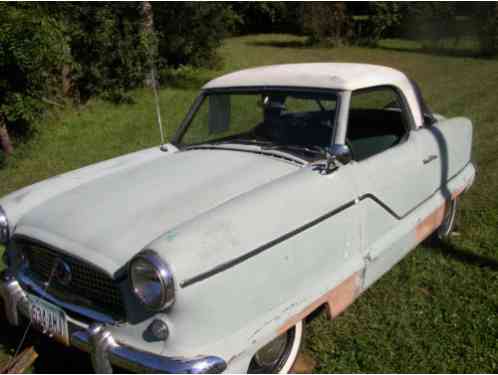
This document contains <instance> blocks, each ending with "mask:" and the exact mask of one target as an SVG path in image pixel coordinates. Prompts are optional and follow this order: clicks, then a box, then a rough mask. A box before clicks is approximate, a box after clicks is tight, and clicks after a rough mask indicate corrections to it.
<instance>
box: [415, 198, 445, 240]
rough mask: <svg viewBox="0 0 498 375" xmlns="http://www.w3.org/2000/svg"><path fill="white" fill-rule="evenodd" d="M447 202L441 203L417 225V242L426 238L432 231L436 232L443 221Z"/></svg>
mask: <svg viewBox="0 0 498 375" xmlns="http://www.w3.org/2000/svg"><path fill="white" fill-rule="evenodd" d="M446 209H447V204H446V203H445V204H443V205H441V206H440V207H439V208H437V209H436V210H434V211H433V212H432V213H431V214H430V215H429V216H427V217H426V218H425V219H423V220H422V221H421V222H420V223H419V224H418V225H417V227H416V231H415V236H416V239H417V242H422V241H423V240H425V239H426V238H427V237H428V236H429V235H430V234H431V233H432V232H434V231H435V230H436V229H437V228H438V227H439V226H440V225H441V223H442V222H443V220H444V214H445V213H446Z"/></svg>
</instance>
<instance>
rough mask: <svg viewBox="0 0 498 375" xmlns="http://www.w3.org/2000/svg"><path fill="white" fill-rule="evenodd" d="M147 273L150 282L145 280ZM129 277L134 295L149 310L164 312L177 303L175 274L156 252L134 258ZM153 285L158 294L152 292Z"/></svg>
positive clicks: (143, 253)
mask: <svg viewBox="0 0 498 375" xmlns="http://www.w3.org/2000/svg"><path fill="white" fill-rule="evenodd" d="M145 272H147V273H148V277H149V279H148V280H145V279H144V277H145ZM128 275H129V278H130V284H131V290H132V292H133V294H134V295H135V297H136V298H137V299H138V300H139V301H140V303H141V304H142V305H143V306H144V307H145V308H146V309H147V310H150V311H155V312H157V311H162V310H165V309H167V308H169V307H171V306H172V305H173V303H174V302H175V283H174V280H173V273H172V272H171V269H170V267H169V266H168V264H167V263H166V262H165V261H164V260H162V258H161V257H160V256H159V255H158V254H157V253H156V252H155V251H153V250H144V251H141V252H140V253H138V254H137V255H136V256H135V257H133V259H132V260H131V261H130V264H129V268H128ZM140 278H142V279H140ZM152 278H153V279H154V280H152ZM152 284H155V287H156V289H157V292H152V291H151V289H150V286H152ZM146 288H149V289H148V290H146Z"/></svg>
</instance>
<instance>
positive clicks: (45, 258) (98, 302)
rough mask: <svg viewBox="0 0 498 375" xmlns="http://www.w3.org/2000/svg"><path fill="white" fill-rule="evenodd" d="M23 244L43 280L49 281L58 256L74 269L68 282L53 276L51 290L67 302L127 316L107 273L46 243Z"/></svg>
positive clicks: (35, 270) (24, 242)
mask: <svg viewBox="0 0 498 375" xmlns="http://www.w3.org/2000/svg"><path fill="white" fill-rule="evenodd" d="M20 245H21V248H22V249H23V251H24V253H25V255H26V257H27V259H28V263H29V271H30V272H31V273H32V274H34V275H35V276H36V277H37V279H39V280H40V281H41V282H46V281H48V280H49V278H50V275H51V272H52V270H53V268H54V264H55V262H56V260H57V259H62V260H63V261H64V262H65V263H66V264H67V265H68V266H69V268H70V269H71V280H70V281H69V283H68V284H67V285H63V284H62V283H61V282H59V280H57V277H55V275H52V279H51V282H50V284H49V287H48V289H47V292H48V293H51V294H54V295H56V296H58V297H59V298H61V300H63V301H65V302H71V303H74V304H77V305H84V306H85V307H88V308H92V309H95V310H97V311H99V312H102V313H105V314H109V315H111V316H113V317H114V318H117V319H121V318H123V317H124V315H125V314H124V311H125V309H124V304H123V299H122V295H121V292H120V290H119V289H118V286H117V285H116V283H115V281H114V280H113V279H112V278H111V277H109V276H108V275H107V274H105V273H104V272H102V271H100V270H99V269H97V268H95V267H92V266H91V265H89V264H87V263H85V262H83V261H81V260H79V259H76V258H73V257H70V256H67V255H65V254H61V253H59V252H57V251H54V250H52V249H49V248H47V247H44V246H40V245H38V244H35V243H32V242H27V241H23V242H21V243H20ZM61 296H62V297H61ZM64 296H66V297H67V298H64ZM65 299H68V300H65Z"/></svg>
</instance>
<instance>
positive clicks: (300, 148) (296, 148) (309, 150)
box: [261, 144, 327, 156]
mask: <svg viewBox="0 0 498 375" xmlns="http://www.w3.org/2000/svg"><path fill="white" fill-rule="evenodd" d="M261 149H262V150H284V151H285V150H290V151H297V152H303V151H304V152H307V153H309V154H319V155H321V156H326V155H327V153H326V152H325V150H324V149H323V148H322V147H320V146H299V145H282V144H279V145H271V146H263V147H261Z"/></svg>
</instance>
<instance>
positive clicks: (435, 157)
mask: <svg viewBox="0 0 498 375" xmlns="http://www.w3.org/2000/svg"><path fill="white" fill-rule="evenodd" d="M436 159H437V155H429V156H427V157H426V158H425V159H424V160H423V162H424V164H428V163H430V162H431V161H433V160H436Z"/></svg>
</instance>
